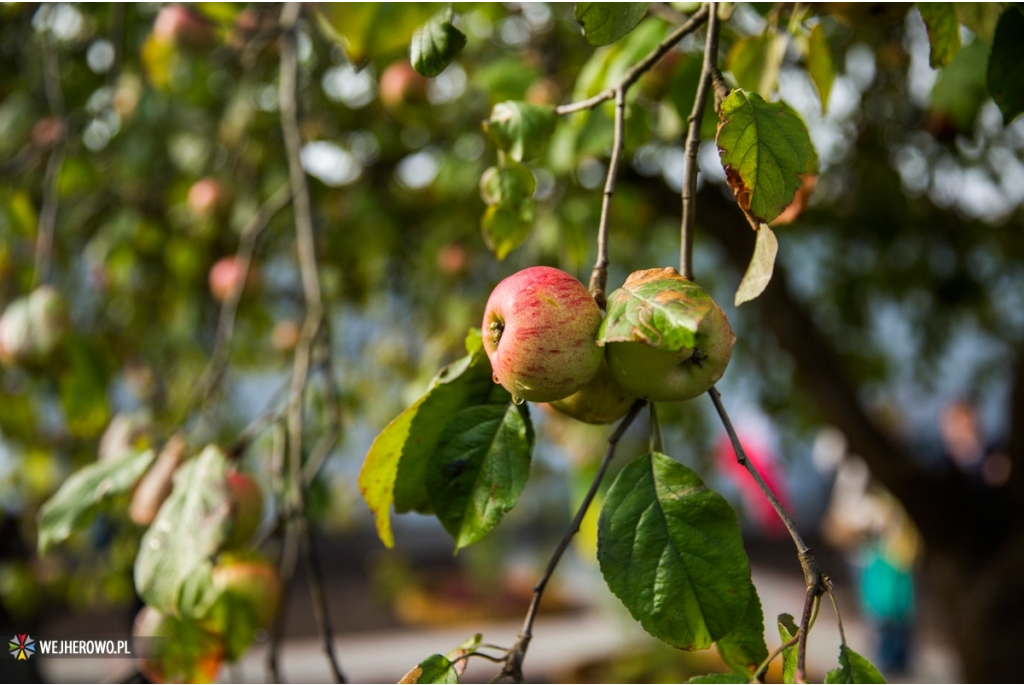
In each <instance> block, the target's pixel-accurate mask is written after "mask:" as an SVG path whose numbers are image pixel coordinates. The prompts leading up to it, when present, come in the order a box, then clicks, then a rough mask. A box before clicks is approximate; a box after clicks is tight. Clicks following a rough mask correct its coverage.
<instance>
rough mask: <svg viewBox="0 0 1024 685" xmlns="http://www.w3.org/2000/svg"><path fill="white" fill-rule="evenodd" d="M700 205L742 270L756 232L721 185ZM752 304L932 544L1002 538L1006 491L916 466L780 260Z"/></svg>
mask: <svg viewBox="0 0 1024 685" xmlns="http://www.w3.org/2000/svg"><path fill="white" fill-rule="evenodd" d="M700 203H701V212H702V216H703V218H704V221H705V224H706V225H708V226H714V227H715V231H714V232H713V233H712V235H714V237H715V238H716V239H718V240H719V242H720V244H721V245H722V247H723V248H724V250H725V253H726V255H727V257H728V258H729V260H730V261H731V262H732V263H733V265H734V266H735V267H736V268H737V269H738V270H739V271H740V272H741V273H742V272H743V270H744V269H745V268H746V266H747V262H748V261H749V259H750V255H751V253H752V252H753V242H754V238H755V235H754V232H753V231H751V230H750V229H749V228H748V227H747V224H746V221H745V219H744V218H743V216H742V214H741V213H740V210H739V208H738V207H737V206H736V203H735V202H734V201H733V200H732V199H731V198H727V197H725V196H724V195H723V192H722V190H721V189H720V188H719V187H717V186H715V185H713V184H707V185H706V186H705V188H704V189H703V190H702V191H701V193H700ZM755 306H756V307H757V308H758V309H759V310H760V311H761V312H763V320H764V322H765V324H766V325H767V327H768V328H769V329H770V330H771V331H772V332H773V333H774V334H775V337H776V338H777V339H778V341H779V345H780V346H781V347H782V349H784V350H785V351H786V352H788V353H789V355H790V357H791V358H792V359H793V361H794V362H795V363H796V368H797V376H798V379H799V381H800V384H801V387H802V389H803V390H804V392H806V394H807V396H808V397H809V398H810V400H811V401H812V402H813V403H814V404H815V406H816V407H817V408H818V411H819V412H820V413H821V415H822V417H823V418H824V419H825V420H827V421H828V422H829V423H831V424H833V425H834V426H836V427H837V428H839V430H841V431H842V432H843V433H844V434H845V435H846V437H847V439H848V440H849V443H850V450H851V452H853V453H856V454H858V455H860V456H861V457H863V459H864V460H865V461H866V462H867V464H868V466H869V467H870V469H871V472H872V473H873V474H874V475H875V476H876V477H877V478H878V479H879V480H880V481H881V482H882V483H883V484H884V485H885V486H886V488H888V489H889V490H890V491H891V492H892V493H893V494H894V495H895V496H896V497H897V498H898V499H899V500H900V502H901V503H902V504H903V506H904V507H905V508H906V509H907V512H908V513H909V514H910V516H911V518H913V520H914V523H915V524H916V525H917V527H918V529H919V530H920V531H921V533H922V535H923V536H924V538H925V541H926V542H927V544H928V545H929V546H932V547H933V548H942V547H956V546H958V545H963V546H965V547H963V548H962V551H963V552H966V551H967V550H976V551H978V552H981V553H984V550H985V547H986V545H989V544H990V542H991V541H993V540H999V539H1001V536H1003V535H1004V534H1005V532H1006V527H1007V525H1008V520H1007V517H1006V516H1005V515H1004V512H1005V511H1007V509H1006V502H1005V498H1006V495H1005V493H1002V492H1001V490H989V491H987V492H986V493H985V494H984V496H981V497H979V496H977V495H978V491H977V490H976V489H974V488H972V487H971V486H970V484H969V483H968V482H967V481H966V479H965V478H964V476H963V474H962V473H961V472H960V471H959V470H958V469H955V468H947V469H945V470H929V469H927V468H925V467H923V466H921V465H919V464H918V463H916V462H915V460H914V458H913V457H912V456H911V455H910V454H909V453H907V452H906V451H905V450H904V449H902V448H900V447H898V446H897V445H896V444H895V443H894V442H893V441H892V439H891V438H890V437H889V436H888V435H886V434H885V433H884V432H883V431H882V430H881V429H880V428H879V427H878V425H877V424H875V422H874V421H873V420H872V419H871V418H870V417H869V416H868V414H867V412H866V411H865V409H864V407H863V406H862V405H861V403H860V398H859V397H858V394H857V390H856V386H855V385H854V383H853V382H852V380H851V379H850V377H849V376H848V374H847V371H846V368H845V365H844V364H843V361H842V360H841V359H840V357H839V355H838V354H837V352H836V351H835V349H834V347H833V346H832V344H831V343H830V342H829V341H828V339H827V338H826V337H825V335H824V334H823V333H822V331H821V330H820V329H819V328H818V325H817V323H816V322H815V321H814V319H813V318H812V317H811V315H810V313H809V312H808V311H807V309H806V307H805V306H804V304H803V303H802V302H800V301H799V300H798V299H797V298H796V297H795V296H794V295H793V294H792V293H791V292H790V289H789V286H788V275H787V271H786V268H785V266H784V265H783V264H781V263H778V262H777V263H776V264H775V274H774V277H773V278H772V281H771V283H770V284H769V285H768V287H767V288H766V289H765V291H764V293H763V294H762V295H761V296H760V297H759V298H758V300H757V303H756V305H755Z"/></svg>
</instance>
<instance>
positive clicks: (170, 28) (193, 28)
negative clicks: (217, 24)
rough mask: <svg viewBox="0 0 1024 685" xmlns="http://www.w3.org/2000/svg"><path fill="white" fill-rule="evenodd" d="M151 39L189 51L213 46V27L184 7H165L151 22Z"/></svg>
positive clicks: (174, 5)
mask: <svg viewBox="0 0 1024 685" xmlns="http://www.w3.org/2000/svg"><path fill="white" fill-rule="evenodd" d="M153 37H154V38H155V39H156V40H158V41H160V42H161V43H166V44H169V45H177V46H180V47H184V48H188V49H191V50H204V49H209V48H210V47H212V46H213V42H214V34H213V27H212V26H211V25H210V22H208V21H207V20H206V19H204V18H203V17H201V16H200V15H198V14H197V13H196V12H194V11H193V10H192V9H190V8H188V7H186V6H185V5H179V4H177V3H174V4H170V5H165V6H164V7H162V8H161V9H160V12H159V13H158V14H157V15H156V20H155V21H154V22H153Z"/></svg>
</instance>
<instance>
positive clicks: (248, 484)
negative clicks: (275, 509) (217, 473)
mask: <svg viewBox="0 0 1024 685" xmlns="http://www.w3.org/2000/svg"><path fill="white" fill-rule="evenodd" d="M228 490H229V491H230V493H231V533H230V535H228V539H227V540H225V541H224V546H225V547H239V546H241V545H244V544H245V543H247V542H248V541H249V538H251V537H252V535H253V533H255V532H256V529H257V528H259V526H260V522H261V521H262V520H263V491H262V490H261V489H260V485H259V483H257V482H256V479H255V478H253V477H252V476H250V475H249V474H247V473H242V472H241V471H233V472H232V473H229V474H228Z"/></svg>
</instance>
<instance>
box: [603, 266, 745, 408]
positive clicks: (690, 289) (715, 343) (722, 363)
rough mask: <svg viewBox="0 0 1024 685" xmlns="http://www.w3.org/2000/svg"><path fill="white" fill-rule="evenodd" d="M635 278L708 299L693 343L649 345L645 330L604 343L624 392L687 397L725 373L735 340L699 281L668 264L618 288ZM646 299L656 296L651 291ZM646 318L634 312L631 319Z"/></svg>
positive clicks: (670, 398)
mask: <svg viewBox="0 0 1024 685" xmlns="http://www.w3.org/2000/svg"><path fill="white" fill-rule="evenodd" d="M638 283H643V285H644V286H645V287H647V288H649V289H650V290H652V291H655V292H656V291H657V289H658V287H659V286H660V287H663V288H664V290H663V291H662V292H664V293H666V294H667V293H669V292H671V294H673V295H678V294H682V295H683V296H684V297H685V298H687V299H690V300H694V301H706V302H709V303H710V309H708V310H707V311H706V313H705V314H704V316H703V318H701V319H700V323H699V324H698V326H697V331H696V335H695V342H696V344H695V345H694V346H693V347H685V348H682V349H680V350H678V351H667V350H662V349H658V348H656V347H654V345H653V344H651V342H650V339H651V336H650V335H647V336H646V337H647V339H645V340H644V341H639V340H633V341H616V342H608V343H607V344H606V348H607V351H606V353H605V354H606V356H607V360H608V368H609V369H610V370H611V373H612V376H613V377H614V378H615V380H616V381H617V382H618V383H619V385H621V386H622V387H623V388H624V389H625V390H626V391H627V392H631V393H633V394H635V395H636V396H638V397H643V398H645V399H648V400H651V401H657V402H673V401H680V400H688V399H692V398H694V397H697V396H698V395H701V394H703V393H704V392H707V391H708V390H709V389H710V388H711V386H713V385H714V384H715V383H716V382H717V381H718V379H720V378H721V377H722V374H724V373H725V368H726V366H728V364H729V359H730V357H731V356H732V346H733V343H734V342H735V341H736V336H735V335H733V332H732V328H730V327H729V321H728V320H727V319H726V318H725V313H724V312H722V309H721V307H719V306H718V304H716V303H715V301H714V300H712V299H711V298H710V296H708V295H707V293H706V292H704V290H703V289H702V288H701V287H700V286H698V285H697V284H696V283H693V282H691V281H688V280H686V279H685V278H683V277H682V276H680V275H679V274H678V273H676V272H675V270H674V269H664V270H661V269H650V270H647V271H638V272H636V273H634V274H632V275H631V276H630V277H629V279H627V280H626V283H625V284H624V286H623V287H624V288H628V287H630V285H631V284H638ZM612 295H613V296H614V293H613V294H612ZM652 299H653V300H655V301H658V300H659V299H662V298H660V297H659V296H658V295H655V296H654V297H653V298H652ZM609 311H610V310H609ZM648 318H650V317H647V316H646V315H645V316H639V317H637V320H639V321H646V320H647V319H648Z"/></svg>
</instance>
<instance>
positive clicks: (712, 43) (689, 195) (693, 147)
mask: <svg viewBox="0 0 1024 685" xmlns="http://www.w3.org/2000/svg"><path fill="white" fill-rule="evenodd" d="M708 5H709V6H710V7H709V11H708V35H707V40H706V41H705V43H704V65H703V67H702V68H701V74H700V81H699V83H698V85H697V94H696V96H695V97H694V99H693V110H692V111H691V112H690V118H689V130H688V131H687V132H686V146H685V149H686V172H685V177H684V178H683V220H682V226H681V227H680V231H681V236H680V248H679V273H681V274H682V275H683V276H685V277H686V278H687V279H689V280H691V281H692V280H694V277H693V235H694V233H695V232H696V225H695V222H696V216H697V173H698V171H699V170H700V166H699V162H698V160H697V155H698V153H699V152H700V129H701V123H702V122H703V121H704V108H705V106H706V103H707V101H708V91H709V90H710V89H711V85H712V80H713V79H714V74H715V73H716V72H717V71H718V67H717V64H718V32H719V28H720V25H719V23H718V4H717V3H714V2H712V3H708ZM722 86H723V87H724V83H723V84H722ZM717 91H718V88H716V92H717Z"/></svg>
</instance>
